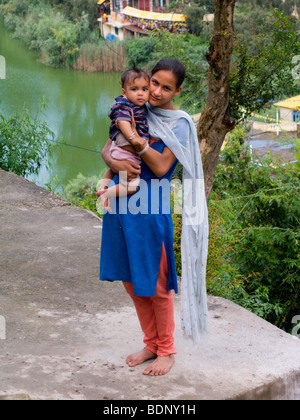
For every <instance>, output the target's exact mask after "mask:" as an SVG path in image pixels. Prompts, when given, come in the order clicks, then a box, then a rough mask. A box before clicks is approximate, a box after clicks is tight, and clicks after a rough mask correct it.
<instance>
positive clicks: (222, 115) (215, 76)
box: [197, 0, 235, 196]
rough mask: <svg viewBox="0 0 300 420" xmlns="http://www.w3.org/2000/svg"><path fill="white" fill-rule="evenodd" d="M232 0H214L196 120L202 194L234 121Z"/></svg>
mask: <svg viewBox="0 0 300 420" xmlns="http://www.w3.org/2000/svg"><path fill="white" fill-rule="evenodd" d="M234 6H235V0H215V12H214V14H215V18H214V32H213V35H212V38H211V40H210V45H209V50H208V52H207V54H206V58H207V61H208V64H209V74H208V95H207V100H206V104H205V107H204V110H203V111H202V113H201V117H200V120H199V123H198V128H197V132H198V138H199V142H200V150H201V154H202V163H203V170H204V176H205V188H206V195H207V196H208V195H209V194H210V192H211V189H212V185H213V179H214V174H215V170H216V166H217V162H218V159H219V152H220V149H221V146H222V144H223V141H224V138H225V135H226V134H227V133H228V132H229V131H231V130H232V129H233V128H234V126H235V122H234V121H232V120H231V118H230V114H229V113H228V105H229V94H230V80H229V71H230V63H231V56H232V52H233V47H234V37H235V36H234V28H233V11H234Z"/></svg>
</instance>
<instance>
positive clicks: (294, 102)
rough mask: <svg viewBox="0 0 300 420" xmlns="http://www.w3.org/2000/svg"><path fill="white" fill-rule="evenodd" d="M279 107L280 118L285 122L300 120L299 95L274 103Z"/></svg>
mask: <svg viewBox="0 0 300 420" xmlns="http://www.w3.org/2000/svg"><path fill="white" fill-rule="evenodd" d="M274 105H275V106H278V107H279V108H280V119H281V120H283V121H286V122H298V121H300V95H298V96H294V97H292V98H288V99H284V100H283V101H280V102H276V103H275V104H274Z"/></svg>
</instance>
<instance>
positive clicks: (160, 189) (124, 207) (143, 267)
mask: <svg viewBox="0 0 300 420" xmlns="http://www.w3.org/2000/svg"><path fill="white" fill-rule="evenodd" d="M150 147H152V148H153V149H155V150H157V151H158V152H160V153H162V151H163V150H164V148H165V144H164V143H163V142H162V141H157V142H154V143H152V144H151V146H150ZM176 165H177V160H176V161H175V162H174V163H173V165H172V167H171V168H170V170H169V171H168V172H167V173H166V174H165V175H164V176H163V177H162V178H157V177H156V176H155V175H154V173H153V172H152V171H151V170H150V169H149V168H148V166H147V165H146V164H145V163H144V162H142V164H141V175H140V176H141V182H140V186H139V189H138V191H137V192H136V193H135V194H133V195H129V196H128V197H120V198H115V199H111V207H112V209H113V213H105V214H104V215H103V229H102V244H101V260H100V280H108V281H115V280H122V281H125V282H132V283H133V291H134V294H135V295H136V296H154V295H155V291H156V283H157V278H158V271H159V266H160V259H161V252H162V245H163V243H164V246H165V250H166V254H167V260H168V268H169V273H168V282H167V288H168V290H172V289H174V290H175V292H176V293H177V292H178V286H177V275H176V266H175V257H174V248H173V221H172V215H171V210H170V185H171V184H170V183H171V180H172V175H173V172H174V169H175V167H176ZM113 182H114V183H115V184H118V183H119V175H115V177H114V179H113Z"/></svg>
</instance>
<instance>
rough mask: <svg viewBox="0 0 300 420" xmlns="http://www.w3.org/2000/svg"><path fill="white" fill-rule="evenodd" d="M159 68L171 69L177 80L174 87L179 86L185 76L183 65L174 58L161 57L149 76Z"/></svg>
mask: <svg viewBox="0 0 300 420" xmlns="http://www.w3.org/2000/svg"><path fill="white" fill-rule="evenodd" d="M159 70H169V71H171V72H172V73H173V74H174V76H175V77H176V80H177V83H176V88H177V89H178V88H180V86H181V85H182V83H183V81H184V78H185V67H184V65H183V64H182V63H181V62H180V61H179V60H176V59H175V58H163V59H162V60H160V61H159V62H158V63H157V64H156V65H155V66H154V67H153V69H152V71H151V76H153V75H154V74H155V73H156V72H158V71H159Z"/></svg>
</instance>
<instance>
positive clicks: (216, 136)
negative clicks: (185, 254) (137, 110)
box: [197, 0, 300, 197]
mask: <svg viewBox="0 0 300 420" xmlns="http://www.w3.org/2000/svg"><path fill="white" fill-rule="evenodd" d="M235 3H236V2H235V0H215V11H214V14H215V18H214V30H213V34H212V37H211V40H210V44H209V50H208V52H207V53H206V59H207V62H208V65H209V71H208V83H207V87H208V94H207V99H206V103H205V107H204V109H203V111H202V113H201V117H200V120H199V123H198V127H197V132H198V139H199V144H200V150H201V154H202V161H203V170H204V176H205V185H206V195H207V197H208V196H209V194H210V192H211V190H212V186H213V181H214V175H215V170H216V166H217V163H218V160H219V152H220V149H221V146H222V144H223V142H224V139H225V136H226V134H227V133H228V132H230V131H231V130H233V129H234V127H235V126H236V124H237V123H238V122H240V121H241V120H242V119H243V118H244V117H247V116H249V115H250V114H251V113H253V112H255V111H259V110H260V109H262V108H263V107H264V106H265V105H266V104H267V103H268V102H269V101H270V100H272V99H274V97H277V98H278V96H279V95H280V94H282V93H285V94H286V93H287V92H288V89H290V92H292V91H293V89H295V86H296V83H297V81H296V80H294V79H293V78H292V69H293V67H295V63H294V60H293V58H295V57H297V56H298V55H299V53H300V41H299V36H298V31H297V23H295V21H294V20H293V19H292V18H291V17H290V16H286V15H284V14H283V13H282V12H280V11H278V10H277V9H274V10H273V12H272V13H269V14H267V15H266V16H265V17H264V20H263V25H262V30H261V33H258V34H254V35H253V36H254V40H255V48H253V46H251V48H250V47H249V46H248V44H247V43H243V42H242V40H238V41H237V39H236V34H235V32H234V8H235ZM293 63H294V64H293Z"/></svg>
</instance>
